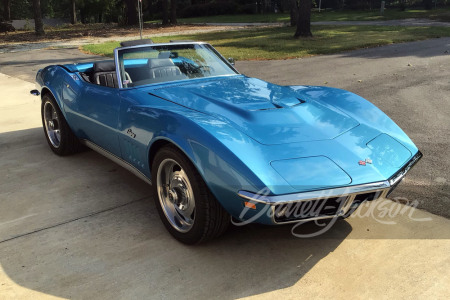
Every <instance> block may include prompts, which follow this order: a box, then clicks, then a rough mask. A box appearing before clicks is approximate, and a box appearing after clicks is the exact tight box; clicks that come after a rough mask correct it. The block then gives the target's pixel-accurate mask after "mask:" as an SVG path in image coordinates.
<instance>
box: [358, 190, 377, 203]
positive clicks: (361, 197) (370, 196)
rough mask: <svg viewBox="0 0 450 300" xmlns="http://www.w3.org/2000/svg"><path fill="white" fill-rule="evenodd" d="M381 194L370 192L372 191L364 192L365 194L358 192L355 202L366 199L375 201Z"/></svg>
mask: <svg viewBox="0 0 450 300" xmlns="http://www.w3.org/2000/svg"><path fill="white" fill-rule="evenodd" d="M380 195H381V192H380V191H378V192H370V193H364V194H358V195H356V196H355V200H354V202H357V203H361V202H364V201H373V200H377V199H378V198H379V197H380Z"/></svg>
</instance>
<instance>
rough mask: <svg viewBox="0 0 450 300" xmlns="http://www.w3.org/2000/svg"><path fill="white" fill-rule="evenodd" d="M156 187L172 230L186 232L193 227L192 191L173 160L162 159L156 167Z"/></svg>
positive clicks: (183, 173)
mask: <svg viewBox="0 0 450 300" xmlns="http://www.w3.org/2000/svg"><path fill="white" fill-rule="evenodd" d="M156 185H157V192H158V198H159V202H160V204H161V208H162V209H163V212H164V214H165V216H166V218H167V220H168V221H169V222H170V224H171V225H172V227H173V228H175V229H176V230H177V231H179V232H188V231H189V230H191V228H192V226H193V225H194V220H195V201H194V191H193V189H192V186H191V183H190V181H189V178H188V176H187V175H186V173H185V171H184V170H183V168H182V167H181V166H180V164H178V163H177V162H176V161H175V160H173V159H170V158H167V159H164V160H163V161H162V162H161V164H160V165H159V167H158V172H157V176H156Z"/></svg>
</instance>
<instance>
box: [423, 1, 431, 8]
mask: <svg viewBox="0 0 450 300" xmlns="http://www.w3.org/2000/svg"><path fill="white" fill-rule="evenodd" d="M423 5H424V7H425V9H432V8H433V1H432V0H423Z"/></svg>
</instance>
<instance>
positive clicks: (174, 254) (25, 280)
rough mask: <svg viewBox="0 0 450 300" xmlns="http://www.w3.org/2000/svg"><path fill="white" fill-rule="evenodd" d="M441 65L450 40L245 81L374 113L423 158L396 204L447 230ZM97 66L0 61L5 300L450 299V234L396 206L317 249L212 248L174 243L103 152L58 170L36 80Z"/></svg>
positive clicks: (273, 71)
mask: <svg viewBox="0 0 450 300" xmlns="http://www.w3.org/2000/svg"><path fill="white" fill-rule="evenodd" d="M445 51H450V39H438V40H431V41H424V42H415V43H409V44H401V45H393V46H388V47H382V48H375V49H368V50H361V51H353V52H347V53H343V54H340V55H333V56H321V57H314V58H308V59H301V60H289V61H270V62H256V61H255V62H238V63H237V67H238V69H239V70H241V71H242V72H243V73H245V74H247V75H251V76H257V77H260V78H263V79H267V80H271V81H273V82H277V83H280V84H317V85H324V84H325V82H327V83H326V85H329V86H335V87H341V88H345V89H349V90H351V91H354V92H356V93H358V94H360V95H362V96H364V97H366V98H368V99H370V100H371V101H373V102H374V103H375V104H377V105H378V106H379V107H380V108H382V109H383V110H384V111H385V112H387V113H388V114H389V115H390V116H391V117H392V118H393V119H394V120H395V121H396V122H397V123H398V124H399V125H400V126H401V127H402V128H403V129H404V130H405V131H406V132H407V133H408V134H409V136H410V137H411V138H412V139H413V140H414V141H415V142H416V144H417V145H418V146H419V148H421V150H422V151H423V152H424V154H425V157H424V158H423V159H422V161H421V162H420V163H419V165H418V166H416V167H415V168H414V169H413V170H412V171H411V172H410V174H409V176H408V178H407V179H406V180H405V182H403V184H402V185H401V186H400V187H399V188H398V190H397V191H396V192H395V194H394V195H393V197H405V198H408V199H410V200H418V201H419V202H420V205H421V207H422V208H424V209H426V210H428V211H432V212H434V213H437V214H440V215H445V216H447V217H448V216H449V184H448V180H449V176H448V175H449V172H448V169H449V167H450V165H449V161H448V159H447V157H446V156H447V154H448V149H449V142H448V140H447V138H448V130H449V129H450V128H449V117H448V112H449V111H450V110H449V96H448V95H449V86H450V85H449V83H450V81H449V80H450V64H449V63H450V55H449V54H447V53H445ZM87 59H88V60H91V59H92V57H89V56H87V55H84V54H81V53H79V52H78V51H77V50H76V49H57V50H40V51H29V52H20V53H9V54H0V90H1V91H2V93H3V95H2V97H0V298H2V299H17V298H27V299H28V298H33V299H34V298H46V299H47V298H55V297H62V298H70V299H73V298H76V299H92V298H98V299H121V298H139V299H141V298H145V299H173V298H181V297H183V298H187V299H213V298H222V299H223V298H225V299H236V298H241V297H248V298H267V299H272V298H286V299H293V298H298V297H304V298H311V297H316V298H317V297H321V298H331V297H334V298H336V297H337V298H341V299H344V298H346V299H348V298H379V297H380V295H383V296H384V297H385V298H386V299H387V298H395V299H397V298H433V299H438V298H442V299H445V298H446V297H447V296H448V291H449V290H450V284H449V283H450V272H449V270H450V268H449V265H450V220H448V219H446V218H443V217H439V216H436V215H434V214H431V213H428V212H426V211H423V210H413V209H411V208H408V207H406V206H403V205H399V204H396V203H394V202H391V201H389V200H380V201H376V202H373V203H374V204H376V206H375V208H373V207H368V208H366V207H363V208H362V209H361V210H359V211H358V214H356V215H354V216H353V217H352V218H350V219H348V220H345V221H339V222H337V223H336V224H335V226H334V227H333V228H331V229H330V230H329V231H328V232H327V233H325V234H324V235H321V236H318V237H316V238H310V239H301V238H295V237H293V236H292V235H291V228H292V227H291V226H282V227H266V226H258V225H252V226H247V227H236V228H231V230H229V231H228V232H227V233H226V234H225V235H224V236H223V237H221V238H219V239H217V240H214V241H212V242H211V243H208V244H205V245H202V246H194V247H187V246H185V245H181V244H180V243H178V242H176V241H175V240H174V239H173V238H171V236H170V235H169V234H168V233H167V232H166V230H165V229H164V227H163V225H162V223H161V222H160V220H159V218H158V215H157V212H156V209H155V207H154V205H153V203H152V195H151V192H150V189H149V186H148V185H147V184H145V183H144V182H141V181H140V180H139V179H137V178H135V177H134V176H133V175H131V174H130V173H129V172H127V171H126V170H124V169H122V168H120V167H118V166H117V165H115V164H114V163H112V162H111V161H109V160H107V159H105V158H103V157H101V156H100V155H98V154H96V153H94V152H93V151H88V152H84V153H81V154H78V155H74V156H70V157H65V158H60V157H57V156H55V155H54V154H53V153H52V152H51V151H50V150H49V148H48V145H47V144H46V141H45V138H44V135H43V132H42V127H41V121H40V112H39V110H40V101H39V99H38V98H37V97H33V96H31V95H29V94H28V91H29V90H30V89H32V88H33V83H32V82H33V78H34V73H35V71H36V70H37V69H38V68H40V67H42V66H45V65H48V64H54V63H62V62H68V61H81V60H87ZM4 74H6V75H4ZM386 209H389V211H388V213H387V212H386ZM395 211H397V213H395ZM398 211H402V212H403V213H398ZM391 214H392V216H391ZM319 229H320V228H319ZM312 230H316V228H315V227H314V226H308V227H306V228H305V229H301V228H300V229H299V230H297V231H296V232H297V233H302V232H303V233H308V232H311V231H312Z"/></svg>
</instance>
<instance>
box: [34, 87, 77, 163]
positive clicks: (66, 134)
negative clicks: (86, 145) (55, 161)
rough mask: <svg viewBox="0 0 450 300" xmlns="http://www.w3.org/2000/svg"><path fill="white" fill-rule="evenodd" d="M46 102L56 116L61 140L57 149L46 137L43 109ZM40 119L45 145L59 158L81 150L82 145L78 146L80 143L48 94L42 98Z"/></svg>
mask: <svg viewBox="0 0 450 300" xmlns="http://www.w3.org/2000/svg"><path fill="white" fill-rule="evenodd" d="M47 102H49V103H51V104H52V106H53V107H54V108H55V110H56V113H57V115H58V120H59V126H60V132H61V140H60V144H59V147H55V146H53V145H52V143H51V142H50V139H49V137H48V135H47V130H46V128H45V118H44V107H45V104H46V103H47ZM41 118H42V127H43V129H44V135H45V139H46V140H47V143H48V145H49V146H50V149H52V151H53V152H54V153H55V154H57V155H60V156H64V155H70V154H73V153H77V152H79V151H80V150H81V149H82V145H81V144H80V141H79V140H78V138H77V137H76V136H75V135H74V134H73V132H72V130H71V129H70V127H69V125H68V124H67V122H66V119H65V118H64V115H63V114H62V112H61V110H60V109H59V106H58V104H57V103H56V101H55V99H54V98H53V97H52V96H51V95H50V94H45V95H43V96H42V104H41Z"/></svg>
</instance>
